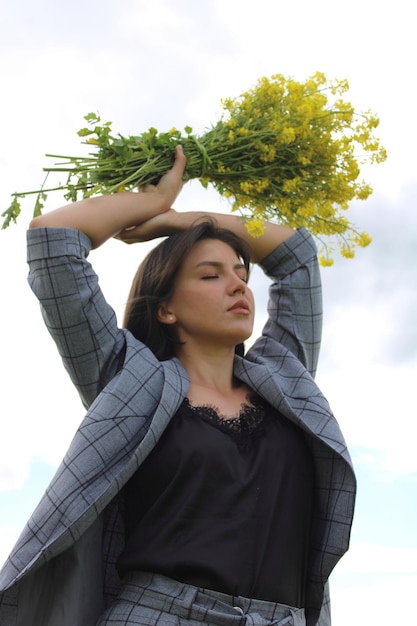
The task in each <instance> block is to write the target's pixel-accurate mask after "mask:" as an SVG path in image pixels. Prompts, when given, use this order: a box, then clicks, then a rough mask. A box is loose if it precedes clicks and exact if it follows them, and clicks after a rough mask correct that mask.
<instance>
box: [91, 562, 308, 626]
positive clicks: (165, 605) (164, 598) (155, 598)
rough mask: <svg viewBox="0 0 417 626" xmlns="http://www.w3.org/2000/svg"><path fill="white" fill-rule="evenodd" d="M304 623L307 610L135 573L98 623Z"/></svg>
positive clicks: (103, 625) (239, 625)
mask: <svg viewBox="0 0 417 626" xmlns="http://www.w3.org/2000/svg"><path fill="white" fill-rule="evenodd" d="M115 624H117V625H118V626H122V625H124V624H126V625H129V626H131V625H136V626H202V624H213V626H267V624H274V626H284V625H285V626H305V624H306V622H305V616H304V609H296V608H293V607H289V606H286V605H284V604H277V603H274V602H264V601H262V600H252V599H248V598H243V597H241V596H229V595H226V594H223V593H219V592H217V591H211V590H206V589H200V588H198V587H194V586H192V585H186V584H183V583H180V582H177V581H175V580H172V579H170V578H167V577H165V576H160V575H158V574H150V573H146V572H134V573H132V574H131V575H130V576H128V577H127V579H126V580H125V581H124V583H123V587H122V589H121V591H120V594H119V596H118V598H117V601H116V602H115V603H114V605H113V606H112V607H111V608H110V609H108V610H107V611H106V612H105V613H104V614H103V615H102V616H101V618H100V620H99V621H98V622H97V626H112V625H113V626H114V625H115Z"/></svg>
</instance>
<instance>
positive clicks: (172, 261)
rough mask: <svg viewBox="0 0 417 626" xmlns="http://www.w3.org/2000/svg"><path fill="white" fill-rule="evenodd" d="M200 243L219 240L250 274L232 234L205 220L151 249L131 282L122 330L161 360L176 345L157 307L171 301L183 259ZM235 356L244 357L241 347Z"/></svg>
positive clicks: (243, 249) (242, 246) (246, 254)
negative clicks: (232, 251) (159, 317)
mask: <svg viewBox="0 0 417 626" xmlns="http://www.w3.org/2000/svg"><path fill="white" fill-rule="evenodd" d="M203 239H219V240H220V241H223V242H224V243H226V244H227V245H229V246H230V247H231V248H232V249H233V250H234V251H235V252H236V254H237V256H238V257H239V258H240V259H241V261H242V263H243V264H244V265H245V267H246V269H247V271H248V273H249V266H250V250H249V247H248V246H247V244H246V243H245V241H244V240H242V239H241V238H240V237H238V236H237V235H235V234H234V233H233V232H232V231H230V230H227V229H225V228H220V227H218V226H217V225H216V223H215V221H214V220H207V219H205V221H203V222H198V223H196V224H195V225H193V226H191V227H190V228H188V229H187V230H184V231H181V232H178V233H174V234H173V235H170V236H169V237H167V238H166V239H164V240H163V241H162V242H161V243H160V244H159V245H157V246H156V247H155V248H153V249H152V250H151V252H149V254H148V255H147V256H146V257H145V259H144V260H143V261H142V263H141V264H140V266H139V268H138V270H137V272H136V275H135V277H134V279H133V282H132V286H131V288H130V293H129V298H128V301H127V304H126V308H125V314H124V319H123V326H124V327H125V328H127V329H128V330H130V332H131V333H132V334H133V335H134V336H135V337H136V338H137V339H139V340H140V341H142V342H143V343H144V344H146V345H147V346H148V348H150V349H151V350H152V352H153V353H154V354H155V356H156V357H157V358H158V359H160V360H164V359H169V358H171V357H173V356H175V353H176V350H175V348H176V346H178V345H179V344H178V338H177V336H176V332H175V326H172V325H168V324H163V323H161V322H160V321H159V320H158V309H159V306H160V305H161V304H162V303H163V302H165V301H167V300H169V299H170V298H171V297H172V295H173V293H174V290H175V279H176V277H177V274H178V272H179V269H180V267H181V265H182V263H183V261H184V259H185V258H186V256H187V255H188V253H189V252H190V250H191V249H192V247H193V246H194V245H195V244H196V243H197V242H198V241H202V240H203ZM236 352H237V353H239V354H243V345H242V344H239V346H237V347H236Z"/></svg>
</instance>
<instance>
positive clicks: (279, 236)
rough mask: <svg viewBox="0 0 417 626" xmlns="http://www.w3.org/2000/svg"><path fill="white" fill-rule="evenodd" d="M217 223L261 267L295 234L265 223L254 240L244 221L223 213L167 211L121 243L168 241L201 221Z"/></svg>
mask: <svg viewBox="0 0 417 626" xmlns="http://www.w3.org/2000/svg"><path fill="white" fill-rule="evenodd" d="M204 218H206V219H210V218H211V219H214V220H215V221H216V223H217V225H218V226H220V228H227V229H228V230H231V231H232V232H234V233H235V234H236V235H238V236H239V237H241V238H242V239H244V240H245V242H246V243H247V244H248V246H249V248H250V250H251V260H252V262H253V263H259V262H260V261H262V259H264V258H265V257H267V256H268V254H270V253H271V252H272V251H273V250H275V248H276V247H277V246H279V245H280V244H281V243H283V242H284V241H286V240H287V239H289V238H290V237H291V236H292V235H294V233H295V230H294V229H293V228H289V227H287V226H281V225H279V224H273V223H271V222H266V223H265V231H264V234H263V235H261V236H260V237H253V236H252V235H250V234H249V233H248V231H247V229H246V226H245V222H244V219H243V218H242V217H239V216H237V215H230V214H223V213H211V212H210V213H208V212H203V211H187V212H184V213H182V212H176V211H174V210H170V211H167V212H165V213H163V214H160V215H157V216H156V217H154V218H152V219H150V220H148V221H147V222H143V223H142V224H141V225H139V226H138V227H137V228H132V229H130V230H127V231H123V232H121V233H120V234H119V235H118V239H121V240H122V241H125V242H126V243H135V242H138V241H148V240H150V239H155V238H156V237H165V236H168V235H171V234H172V233H175V232H177V231H181V230H186V229H187V228H189V227H190V226H192V225H193V224H195V223H196V222H198V221H199V220H203V219H204Z"/></svg>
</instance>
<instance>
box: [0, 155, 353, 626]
mask: <svg viewBox="0 0 417 626" xmlns="http://www.w3.org/2000/svg"><path fill="white" fill-rule="evenodd" d="M184 167H185V157H184V154H183V152H182V149H181V148H180V147H178V149H177V152H176V159H175V163H174V165H173V167H172V169H171V170H170V171H169V172H168V173H167V174H166V175H165V176H164V177H163V178H162V179H161V181H160V183H159V184H158V185H157V186H155V187H153V186H150V187H147V188H145V189H144V190H143V192H140V193H125V194H115V195H111V196H104V197H102V198H92V199H88V200H83V201H81V202H78V203H75V204H72V205H69V206H66V207H63V208H62V209H59V210H57V211H53V212H51V213H48V214H45V215H43V216H41V217H38V218H36V219H34V220H33V222H32V223H31V228H30V230H29V233H28V256H29V263H30V277H29V280H30V284H31V287H32V289H33V290H34V292H35V294H36V295H37V297H38V298H39V300H40V302H41V305H42V310H43V315H44V318H45V321H46V324H47V326H48V328H49V330H50V332H51V334H52V336H53V338H54V340H55V342H56V343H57V346H58V349H59V351H60V354H61V356H62V359H63V361H64V365H65V367H66V369H67V370H68V372H69V374H70V376H71V377H72V380H73V382H74V384H75V385H76V387H77V389H78V391H79V393H80V396H81V398H82V400H83V402H84V404H85V406H86V408H88V412H87V415H86V417H85V419H84V420H83V422H82V423H81V425H80V427H79V429H78V431H77V433H76V435H75V437H74V440H73V442H72V443H71V446H70V448H69V450H68V453H67V455H66V456H65V458H64V460H63V462H62V464H61V466H60V467H59V469H58V471H57V473H56V475H55V477H54V479H53V480H52V482H51V485H50V486H49V488H48V490H47V491H46V494H45V496H44V497H43V499H42V500H41V502H40V504H39V505H38V507H37V509H36V510H35V512H34V514H33V516H32V517H31V519H30V520H29V522H28V525H27V527H26V529H25V530H24V532H23V533H22V535H21V537H20V539H19V541H18V543H17V545H16V547H15V549H14V550H13V552H12V554H11V556H10V557H9V559H8V561H7V563H6V565H5V567H4V569H3V571H2V573H1V577H0V583H1V589H2V590H3V592H2V595H1V604H0V622H1V624H5V625H6V624H7V626H17V625H18V626H95V625H96V624H97V626H110V625H113V626H115V625H118V626H122V625H130V624H136V625H141V626H154V625H157V624H158V625H159V624H166V625H170V626H174V625H176V626H178V625H179V624H181V625H182V626H196V625H197V624H201V625H203V624H218V625H223V626H229V625H230V626H232V625H234V624H236V626H238V625H239V626H240V625H242V626H243V624H259V626H261V625H264V624H268V623H271V624H272V623H273V624H277V625H278V624H282V625H284V624H286V625H290V626H291V625H294V626H303V625H305V624H307V625H308V626H315V625H316V624H317V625H319V626H325V625H328V624H330V612H329V602H328V590H327V581H328V577H329V574H330V572H331V570H332V569H333V567H334V566H335V564H336V563H337V561H338V560H339V559H340V557H341V556H342V555H343V553H344V552H345V551H346V550H347V548H348V543H349V535H350V527H351V523H352V515H353V505H354V494H355V478H354V474H353V470H352V467H351V462H350V458H349V454H348V452H347V450H346V446H345V443H344V440H343V436H342V434H341V433H340V430H339V427H338V425H337V422H336V421H335V419H334V417H333V415H332V413H331V411H330V409H329V406H328V404H327V402H326V400H325V398H324V397H323V395H322V394H321V392H320V391H319V389H318V388H317V386H316V384H315V383H314V380H313V376H314V373H315V370H316V365H317V358H318V352H319V346H320V334H321V321H322V320H321V291H320V277H319V271H318V265H317V258H316V251H315V246H314V243H313V241H312V238H311V236H310V235H309V234H308V233H307V232H306V231H305V230H303V229H301V230H299V231H294V230H292V229H290V228H287V227H283V226H278V225H275V224H267V226H266V229H265V234H264V235H263V236H261V237H259V238H256V239H255V238H252V237H250V236H249V235H248V234H247V231H246V229H245V226H244V224H243V223H242V220H241V219H240V218H238V217H236V216H232V215H217V214H216V215H213V214H210V216H207V215H204V214H203V213H198V212H190V213H177V212H175V211H174V210H172V209H171V205H172V203H173V202H174V200H175V198H176V197H177V195H178V193H179V192H180V190H181V186H182V182H181V181H182V174H183V170H184ZM110 237H118V238H119V239H121V240H123V241H126V242H128V243H131V242H132V243H133V242H140V241H146V240H151V239H154V238H158V237H166V238H165V239H163V241H162V242H161V243H160V244H159V245H158V246H157V247H156V248H154V249H153V250H152V251H151V252H150V253H149V255H148V257H147V258H146V259H145V261H144V262H143V263H142V265H141V267H140V268H139V270H138V273H137V275H136V277H135V279H134V282H133V285H132V289H131V293H130V297H129V302H128V305H127V308H126V315H125V322H124V326H125V328H123V329H120V328H118V327H117V324H116V319H115V315H114V312H113V311H112V309H111V308H110V307H109V305H108V304H107V303H106V301H105V300H104V298H103V296H102V293H101V291H100V289H99V287H98V280H97V277H96V275H95V273H94V271H93V270H92V268H91V266H90V264H89V263H88V261H87V260H86V257H87V255H88V253H89V251H90V249H91V248H95V247H97V246H100V245H101V244H103V243H104V242H105V241H106V240H107V239H109V238H110ZM250 262H253V263H259V264H260V265H261V267H262V268H263V269H264V271H265V272H266V274H267V275H268V276H270V277H271V279H272V284H271V288H270V301H269V305H268V313H269V318H268V321H267V323H266V325H265V327H264V330H263V333H262V336H261V337H260V338H259V339H258V340H257V341H255V343H254V344H253V345H252V347H251V348H250V349H249V350H248V352H247V353H246V354H244V350H243V343H244V341H245V340H247V339H248V338H249V337H250V335H251V333H252V328H253V320H254V298H253V294H252V292H251V290H250V288H249V287H248V284H247V281H248V275H249V264H250Z"/></svg>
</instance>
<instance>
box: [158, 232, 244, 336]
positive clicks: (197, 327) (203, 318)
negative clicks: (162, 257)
mask: <svg viewBox="0 0 417 626" xmlns="http://www.w3.org/2000/svg"><path fill="white" fill-rule="evenodd" d="M247 278H248V277H247V272H246V269H245V266H244V264H243V263H242V261H241V260H240V259H239V257H238V256H237V254H236V252H235V251H234V250H233V248H231V247H230V246H229V245H227V244H226V243H224V242H223V241H220V240H218V239H203V240H202V241H199V242H198V243H196V244H195V246H194V247H193V248H192V250H191V251H190V253H189V254H188V256H187V257H186V258H185V260H184V262H183V264H182V266H181V268H180V270H179V273H178V275H177V278H176V281H175V289H174V295H173V297H172V298H171V300H170V301H169V302H167V303H166V305H165V306H164V307H162V308H161V310H160V319H161V321H163V322H165V323H168V324H175V325H176V330H177V334H178V339H179V340H180V341H181V342H185V343H186V345H187V346H191V345H196V346H200V347H202V346H204V345H205V346H206V347H213V348H214V347H227V348H229V347H233V348H234V347H235V346H236V345H237V344H239V343H242V342H243V341H245V340H246V339H248V337H250V335H251V333H252V329H253V321H254V313H255V311H254V299H253V294H252V292H251V290H250V289H249V288H248V286H247V284H246V283H247Z"/></svg>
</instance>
